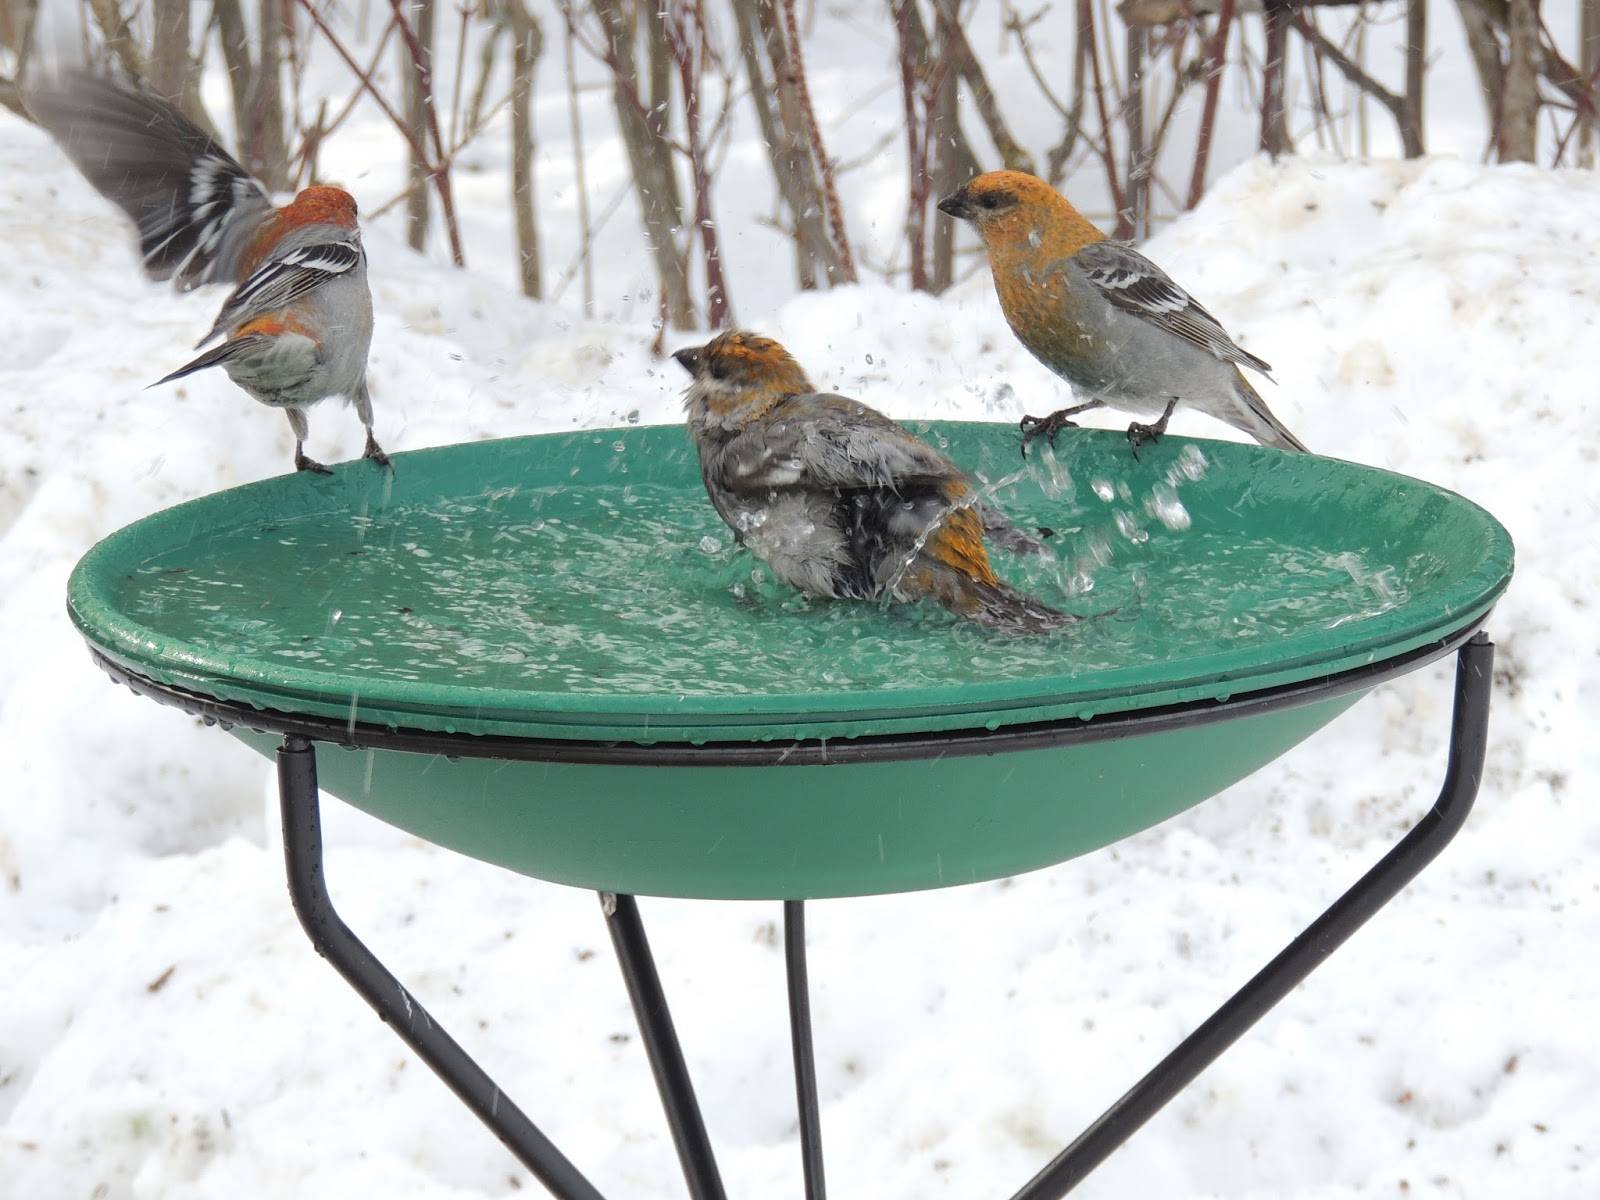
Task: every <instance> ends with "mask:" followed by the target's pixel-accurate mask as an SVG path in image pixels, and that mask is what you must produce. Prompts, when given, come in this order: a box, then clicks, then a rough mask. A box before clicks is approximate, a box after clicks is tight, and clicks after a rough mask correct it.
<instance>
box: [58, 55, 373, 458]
mask: <svg viewBox="0 0 1600 1200" xmlns="http://www.w3.org/2000/svg"><path fill="white" fill-rule="evenodd" d="M27 105H28V108H29V110H30V111H31V112H32V114H33V116H34V117H35V118H36V119H37V120H38V122H39V124H40V125H42V126H43V127H44V128H45V130H47V131H48V132H49V133H50V135H51V136H52V137H54V138H55V139H56V141H57V142H59V143H60V144H61V147H62V149H63V150H65V151H66V152H67V155H68V157H70V158H71V159H72V161H73V163H74V164H75V165H76V166H77V168H78V170H79V171H81V172H82V173H83V175H84V177H85V178H86V179H87V180H88V181H89V183H90V184H92V185H93V186H94V188H95V190H96V191H98V192H99V193H100V194H101V195H102V196H105V197H106V198H107V199H108V200H110V201H112V202H113V203H114V204H116V205H117V206H118V207H119V208H121V209H122V211H123V212H125V213H127V214H128V216H130V217H131V218H133V221H134V223H135V224H136V225H137V226H138V229H139V243H140V250H141V251H142V253H143V256H144V268H145V271H146V273H147V274H148V275H149V276H150V278H152V279H171V280H173V282H174V285H175V286H176V287H177V288H178V289H179V290H180V291H188V290H189V289H191V288H193V287H196V286H198V285H200V284H204V283H231V284H236V285H237V286H236V287H235V288H234V291H233V294H232V295H230V296H229V297H228V299H227V300H226V301H225V302H224V303H223V306H222V311H221V312H220V313H218V314H217V319H216V323H215V324H214V325H213V326H212V328H211V332H209V333H208V334H206V336H205V337H203V338H201V339H200V341H199V342H198V343H197V344H196V346H197V348H198V347H199V346H204V345H205V344H206V343H207V342H210V341H212V340H213V339H215V338H218V337H221V338H223V339H224V340H223V341H222V343H221V344H220V345H218V346H216V347H214V348H213V349H211V350H208V351H206V353H204V354H202V355H200V357H198V358H196V359H195V360H194V361H193V362H190V363H188V364H187V365H185V366H182V367H179V368H178V369H177V370H176V371H174V372H172V374H170V375H168V376H166V378H164V379H161V380H158V381H157V383H156V384H152V385H151V386H152V387H154V386H157V385H158V384H162V383H167V382H170V381H171V380H174V379H180V378H182V377H183V376H185V375H188V374H190V373H191V372H194V371H199V370H203V369H204V368H206V367H221V368H222V369H223V370H224V371H226V372H227V373H228V377H229V378H230V379H232V380H233V381H234V382H235V383H236V384H238V385H239V386H240V387H242V388H243V389H244V390H245V391H246V392H248V393H250V395H251V396H252V397H254V398H255V399H256V400H259V401H260V402H261V403H262V404H266V405H270V406H271V407H273V408H281V409H283V410H284V414H285V415H286V416H287V417H288V418H289V425H290V427H291V428H292V429H293V430H294V439H295V442H294V465H295V467H296V468H297V469H298V470H302V471H322V472H326V471H327V468H326V467H324V466H323V465H322V464H321V463H318V462H314V461H312V460H311V459H309V458H307V457H306V454H305V439H306V433H307V431H308V427H307V424H306V416H305V410H306V409H307V408H309V407H311V405H313V404H316V403H317V402H318V401H320V400H323V399H326V398H327V397H329V396H344V397H345V398H347V399H348V400H352V401H354V402H355V406H356V412H357V414H358V415H359V416H360V417H361V423H362V424H363V425H364V426H366V430H367V444H366V450H365V452H364V454H365V457H367V458H370V459H373V460H374V461H376V462H377V463H379V464H380V465H382V466H388V465H389V456H388V455H386V454H385V453H384V452H383V450H382V449H381V448H380V447H379V446H378V442H377V439H376V438H375V437H374V436H373V433H372V398H371V396H370V395H369V394H368V392H367V349H368V347H369V346H370V344H371V342H372V293H371V291H370V290H369V289H368V287H367V258H366V253H365V251H363V250H362V248H361V233H360V230H359V229H358V228H357V225H356V202H355V200H354V199H353V198H352V197H351V196H350V194H349V193H348V192H345V191H342V190H340V189H339V188H334V187H309V188H306V189H305V190H304V191H303V192H301V193H300V194H299V195H298V196H296V197H295V198H294V199H293V200H291V201H290V202H289V203H288V204H286V205H284V206H283V207H282V208H275V207H273V204H272V201H271V200H270V199H269V198H268V196H267V192H266V189H265V188H263V187H262V186H261V184H259V183H258V182H256V180H254V179H252V178H251V177H250V175H249V174H248V173H247V172H246V171H245V169H244V168H243V167H241V166H240V165H239V164H238V163H237V162H236V161H234V159H233V158H232V156H230V155H229V154H228V152H227V151H226V150H224V149H223V148H222V147H221V146H219V145H217V143H216V142H215V141H214V140H213V139H212V138H211V137H210V136H209V135H207V134H206V133H205V132H204V131H203V130H201V129H200V127H199V126H197V125H196V124H195V123H194V122H193V121H191V120H190V119H189V118H188V117H186V116H184V115H183V113H181V112H179V111H178V109H176V108H175V107H173V105H171V104H169V103H168V102H167V101H165V100H163V99H161V98H160V97H158V96H155V95H152V94H150V93H149V92H145V91H141V90H136V89H133V88H129V87H123V86H120V85H119V84H116V83H113V82H111V81H109V80H106V79H101V78H98V77H96V76H93V75H89V74H87V73H84V72H72V73H69V74H67V75H64V76H63V77H62V78H61V79H60V80H59V81H56V82H53V83H51V84H49V85H46V86H43V87H40V88H38V89H37V90H34V91H32V92H30V93H29V95H28V96H27Z"/></svg>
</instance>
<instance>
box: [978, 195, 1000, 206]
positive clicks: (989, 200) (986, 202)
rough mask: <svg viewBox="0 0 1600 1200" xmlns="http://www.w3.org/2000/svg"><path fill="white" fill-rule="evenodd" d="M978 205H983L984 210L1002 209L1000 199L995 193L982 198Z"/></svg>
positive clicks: (979, 199)
mask: <svg viewBox="0 0 1600 1200" xmlns="http://www.w3.org/2000/svg"><path fill="white" fill-rule="evenodd" d="M978 203H979V204H981V205H983V207H984V208H987V209H991V210H993V209H996V208H999V207H1000V197H999V196H997V195H995V194H994V193H993V192H989V193H988V194H987V195H984V196H980V197H979V198H978Z"/></svg>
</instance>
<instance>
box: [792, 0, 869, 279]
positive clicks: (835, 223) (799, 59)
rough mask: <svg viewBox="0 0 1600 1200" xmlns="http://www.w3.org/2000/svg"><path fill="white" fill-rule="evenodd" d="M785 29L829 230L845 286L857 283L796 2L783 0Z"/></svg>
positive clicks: (797, 92)
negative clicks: (809, 78) (810, 80)
mask: <svg viewBox="0 0 1600 1200" xmlns="http://www.w3.org/2000/svg"><path fill="white" fill-rule="evenodd" d="M783 26H784V30H785V31H786V32H787V33H788V35H789V61H790V62H791V63H792V64H793V65H794V88H795V94H796V96H797V97H798V99H799V101H800V114H801V117H802V118H803V119H804V121H805V126H806V133H807V134H808V135H809V136H810V138H811V153H812V154H813V155H814V156H815V157H816V160H817V168H818V170H820V171H821V172H822V197H823V202H824V203H825V204H826V205H827V209H828V226H829V228H830V229H831V230H832V232H833V244H834V247H835V249H837V250H838V252H839V268H840V271H841V273H842V274H843V276H844V280H845V282H847V283H854V282H855V280H856V263H855V257H854V255H852V254H851V253H850V235H849V233H848V232H847V231H846V229H845V224H844V207H843V206H842V205H841V204H840V203H839V189H838V187H837V185H836V184H835V183H834V179H833V160H832V159H831V158H829V157H828V151H827V148H826V147H825V146H824V145H823V144H822V130H821V129H820V128H819V127H818V125H817V114H816V111H815V110H814V109H813V108H812V107H811V90H810V88H809V87H807V85H806V63H805V58H804V56H803V55H802V53H801V51H800V24H799V22H798V21H796V20H795V15H794V0H783Z"/></svg>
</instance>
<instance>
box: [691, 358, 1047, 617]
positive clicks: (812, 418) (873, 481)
mask: <svg viewBox="0 0 1600 1200" xmlns="http://www.w3.org/2000/svg"><path fill="white" fill-rule="evenodd" d="M673 357H674V358H676V359H677V360H678V362H679V363H680V364H682V365H683V367H684V368H685V369H686V370H687V371H688V372H689V374H690V375H691V376H693V382H692V383H691V384H690V385H689V389H688V392H687V394H686V396H685V401H684V404H685V408H686V409H687V411H688V418H689V433H690V436H691V437H692V438H693V440H694V444H695V447H696V449H697V450H698V451H699V454H700V471H701V475H702V477H703V478H704V480H705V486H706V493H707V494H708V495H709V496H710V497H711V503H712V504H713V505H714V506H715V507H716V510H717V512H718V513H719V514H721V516H722V519H723V520H724V521H726V522H727V523H728V525H729V526H730V527H731V528H732V529H733V531H734V533H735V534H736V535H737V536H738V538H739V541H740V542H742V543H743V544H744V545H745V546H747V547H748V548H749V549H750V550H751V551H752V552H753V553H754V554H755V555H756V556H757V557H758V558H760V559H762V560H763V561H764V562H766V564H767V565H768V566H769V567H770V568H771V569H772V572H773V574H774V575H776V576H777V577H778V578H779V579H781V580H782V581H783V582H785V583H787V584H789V585H790V586H792V587H795V588H798V589H799V590H800V591H802V592H804V593H806V594H807V595H811V596H822V597H829V598H832V599H852V600H874V599H880V598H883V597H885V596H887V597H889V598H890V599H893V600H897V601H914V600H918V599H921V598H923V597H931V598H932V599H933V600H935V601H937V602H938V603H939V604H942V605H943V606H944V607H945V608H947V609H949V610H950V611H951V612H953V613H956V614H958V615H960V616H962V617H965V618H967V619H969V620H972V621H976V622H978V623H980V624H982V625H986V626H989V627H990V628H993V629H997V630H1000V631H1003V632H1005V633H1009V634H1036V633H1046V632H1049V631H1051V630H1055V629H1060V628H1062V627H1063V626H1065V625H1067V624H1070V623H1071V622H1072V621H1075V620H1077V618H1076V617H1074V616H1072V615H1070V614H1067V613H1063V612H1058V611H1057V610H1055V609H1053V608H1050V607H1048V606H1047V605H1045V604H1042V603H1040V602H1039V601H1037V600H1035V599H1033V598H1032V597H1030V596H1027V595H1024V594H1023V593H1022V592H1019V591H1017V590H1016V589H1015V588H1013V587H1010V586H1009V585H1007V584H1005V583H1003V582H1002V581H1001V580H1000V579H998V578H997V577H996V576H995V573H994V569H993V568H992V567H991V566H990V563H989V555H988V552H987V550H986V549H985V547H984V537H985V534H986V533H987V534H988V535H989V536H990V537H991V538H992V539H993V540H995V541H996V542H997V543H999V544H1002V545H1005V546H1007V547H1008V548H1013V549H1018V550H1027V549H1030V548H1031V549H1034V550H1037V549H1038V548H1039V544H1038V543H1037V542H1036V541H1034V540H1033V539H1032V538H1031V537H1030V536H1029V535H1027V534H1025V533H1023V532H1022V531H1021V530H1019V529H1017V528H1015V527H1014V526H1012V525H1011V524H1010V522H1008V521H1007V520H1006V519H1005V518H1004V517H1003V516H1001V515H1000V514H999V513H997V512H994V511H993V510H992V509H985V508H984V506H982V505H980V504H979V503H978V497H977V494H976V492H975V491H974V490H973V487H972V484H971V482H970V481H969V480H968V478H967V476H966V475H965V474H964V473H963V472H962V471H961V469H960V468H958V467H957V466H956V465H955V464H954V463H952V462H951V461H950V460H949V459H948V458H946V457H945V456H944V455H943V454H941V453H940V452H939V451H938V450H936V449H934V448H933V447H932V446H930V445H929V444H928V443H927V442H925V441H923V440H922V439H921V438H919V437H917V436H915V435H914V434H912V433H911V432H910V431H908V430H906V429H905V428H903V427H902V426H900V425H898V424H896V423H895V422H894V421H891V420H890V419H889V418H888V417H886V416H884V415H883V414H882V413H880V412H877V411H876V410H874V409H871V408H868V407H867V406H866V405H865V404H861V403H859V402H857V401H855V400H850V399H847V398H846V397H844V396H835V395H829V394H826V393H822V392H819V391H818V390H817V389H816V388H815V387H814V386H812V384H811V381H810V380H809V379H807V378H806V374H805V372H804V371H803V370H802V369H801V368H800V365H799V364H798V363H797V362H795V360H794V359H793V358H792V357H790V355H789V353H788V351H786V350H785V349H784V348H783V347H782V346H780V345H779V344H778V343H777V342H775V341H773V340H772V339H770V338H765V337H761V336H758V335H756V334H753V333H744V332H739V331H731V332H727V333H723V334H720V335H718V336H717V337H715V338H713V339H712V340H711V341H710V342H708V343H706V344H705V345H704V346H695V347H690V348H688V349H684V350H679V351H678V352H677V353H676V354H675V355H673Z"/></svg>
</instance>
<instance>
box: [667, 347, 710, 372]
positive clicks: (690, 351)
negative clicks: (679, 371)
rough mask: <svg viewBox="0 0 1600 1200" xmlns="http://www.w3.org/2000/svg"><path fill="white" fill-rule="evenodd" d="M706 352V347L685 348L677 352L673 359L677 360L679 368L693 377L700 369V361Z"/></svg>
mask: <svg viewBox="0 0 1600 1200" xmlns="http://www.w3.org/2000/svg"><path fill="white" fill-rule="evenodd" d="M704 350H705V347H704V346H685V347H684V348H683V349H682V350H679V351H676V352H675V353H674V354H673V356H672V357H673V358H675V359H677V361H678V365H679V366H681V367H682V368H683V369H684V370H685V371H687V372H689V374H691V375H693V374H695V373H696V372H697V371H698V370H699V369H700V359H701V357H702V352H703V351H704Z"/></svg>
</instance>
